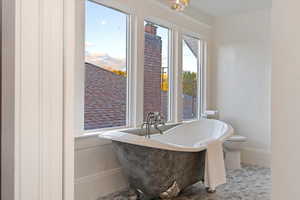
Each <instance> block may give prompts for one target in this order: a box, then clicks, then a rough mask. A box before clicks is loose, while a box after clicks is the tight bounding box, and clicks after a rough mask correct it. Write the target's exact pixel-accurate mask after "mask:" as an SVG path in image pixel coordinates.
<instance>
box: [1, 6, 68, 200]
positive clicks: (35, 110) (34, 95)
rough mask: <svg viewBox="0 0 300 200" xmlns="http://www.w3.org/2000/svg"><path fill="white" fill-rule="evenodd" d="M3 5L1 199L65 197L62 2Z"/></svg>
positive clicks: (24, 199) (40, 199)
mask: <svg viewBox="0 0 300 200" xmlns="http://www.w3.org/2000/svg"><path fill="white" fill-rule="evenodd" d="M3 5H4V7H3V10H4V15H3V23H4V26H6V27H7V29H5V28H4V30H6V31H5V32H4V33H3V39H4V41H6V40H7V42H4V44H3V49H6V50H8V51H7V53H3V61H4V62H3V65H2V66H3V69H4V72H5V75H3V91H4V95H3V100H4V101H3V104H2V106H3V107H6V108H7V109H6V110H4V111H3V113H2V116H3V125H4V127H3V129H2V134H3V136H4V137H3V143H2V144H6V145H4V146H2V148H3V149H2V150H3V151H2V155H3V158H4V159H3V160H2V162H6V161H8V163H7V165H5V166H3V168H2V170H3V171H2V172H3V173H6V172H7V173H8V174H7V176H4V177H2V181H3V183H5V184H2V191H3V193H2V199H3V200H27V199H30V200H54V199H55V200H62V147H63V128H62V127H63V125H62V122H63V118H62V117H63V112H62V110H63V104H62V103H63V90H62V89H63V57H62V55H63V54H62V53H63V37H62V36H63V1H61V0H52V1H48V0H28V1H26V2H24V1H21V0H3ZM3 52H6V51H3ZM6 183H7V184H6Z"/></svg>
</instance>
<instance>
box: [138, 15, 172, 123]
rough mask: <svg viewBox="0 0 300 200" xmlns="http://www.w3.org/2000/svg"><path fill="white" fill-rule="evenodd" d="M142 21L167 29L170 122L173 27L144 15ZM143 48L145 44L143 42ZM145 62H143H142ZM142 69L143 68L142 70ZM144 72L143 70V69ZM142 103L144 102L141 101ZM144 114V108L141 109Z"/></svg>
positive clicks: (169, 116) (169, 114) (170, 115)
mask: <svg viewBox="0 0 300 200" xmlns="http://www.w3.org/2000/svg"><path fill="white" fill-rule="evenodd" d="M144 22H150V23H153V24H155V25H158V26H161V27H162V28H166V29H168V85H169V88H168V120H167V123H171V122H172V121H173V116H172V115H173V112H174V111H173V107H172V103H173V101H174V95H173V92H172V91H171V88H173V86H174V85H173V83H174V81H173V80H174V76H173V73H172V72H173V71H174V65H173V62H172V58H173V57H174V55H173V30H174V29H173V27H172V25H171V24H170V23H168V22H166V21H163V20H160V19H157V18H154V17H145V18H144ZM144 48H145V44H144ZM144 64H145V63H144ZM143 71H144V70H143ZM144 72H145V71H144ZM143 103H144V102H143ZM143 114H144V110H143Z"/></svg>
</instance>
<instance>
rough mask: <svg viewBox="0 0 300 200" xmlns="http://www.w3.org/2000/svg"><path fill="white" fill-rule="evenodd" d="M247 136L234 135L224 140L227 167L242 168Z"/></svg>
mask: <svg viewBox="0 0 300 200" xmlns="http://www.w3.org/2000/svg"><path fill="white" fill-rule="evenodd" d="M246 141H247V138H246V137H244V136H240V135H233V136H231V137H230V138H228V139H226V140H225V142H224V153H225V166H226V169H240V168H241V150H242V148H243V146H244V144H245V143H246Z"/></svg>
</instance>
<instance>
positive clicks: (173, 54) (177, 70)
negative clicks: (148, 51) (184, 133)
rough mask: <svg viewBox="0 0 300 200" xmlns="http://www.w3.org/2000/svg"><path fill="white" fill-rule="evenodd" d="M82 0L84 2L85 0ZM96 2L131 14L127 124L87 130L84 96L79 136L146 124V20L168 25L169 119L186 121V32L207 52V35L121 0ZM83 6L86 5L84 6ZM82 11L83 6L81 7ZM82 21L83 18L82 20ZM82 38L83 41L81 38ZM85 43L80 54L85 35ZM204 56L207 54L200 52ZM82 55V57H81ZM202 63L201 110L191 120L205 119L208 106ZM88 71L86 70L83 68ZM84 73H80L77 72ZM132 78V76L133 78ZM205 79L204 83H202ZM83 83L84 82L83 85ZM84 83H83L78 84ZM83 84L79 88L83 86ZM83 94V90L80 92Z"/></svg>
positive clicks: (174, 121)
mask: <svg viewBox="0 0 300 200" xmlns="http://www.w3.org/2000/svg"><path fill="white" fill-rule="evenodd" d="M78 1H82V2H83V5H84V2H85V0H78ZM90 1H92V2H95V3H98V4H100V5H103V6H105V7H108V8H112V9H114V10H117V11H120V12H123V13H125V14H127V15H128V20H127V23H128V24H127V28H128V34H127V35H128V36H127V54H128V55H127V74H128V78H127V81H128V83H127V115H126V116H127V123H126V125H125V126H121V127H108V128H103V129H94V130H84V99H83V100H82V101H81V102H79V103H78V104H79V105H78V107H77V108H78V109H80V111H79V113H82V114H81V117H80V120H78V121H80V122H79V124H80V125H81V129H80V130H81V131H79V132H77V133H78V134H76V135H75V137H79V136H83V135H92V134H99V133H101V132H103V131H105V130H118V129H123V128H135V127H139V126H140V125H141V124H142V123H143V106H144V95H143V92H144V31H145V30H144V21H150V22H153V23H155V24H157V25H160V26H163V27H166V28H168V29H169V69H168V70H169V95H168V96H169V121H168V122H170V123H177V122H182V121H184V120H183V119H182V117H183V116H182V113H183V108H182V106H183V104H182V103H183V102H182V35H187V36H190V37H193V38H196V39H199V40H200V41H201V49H200V50H201V51H203V47H202V46H203V45H202V43H205V44H206V43H207V42H206V41H207V38H206V37H205V36H203V35H201V34H199V33H195V32H192V31H189V30H187V29H184V28H181V27H178V26H176V25H174V24H172V23H169V22H168V21H166V20H162V19H160V18H157V17H154V16H143V15H140V13H139V15H137V11H136V10H134V9H132V8H129V7H127V6H124V5H123V4H120V3H118V2H117V1H107V0H90ZM81 9H82V8H81ZM79 10H80V9H79ZM79 14H81V17H82V19H84V18H85V13H84V11H83V12H82V11H81V12H79ZM79 21H80V20H79ZM84 23H85V22H84V21H83V22H82V21H81V22H80V26H81V30H79V33H80V32H81V35H84V30H85V25H84ZM78 41H80V40H78ZM81 41H82V42H81V44H80V45H81V46H82V48H81V49H80V48H79V49H78V52H77V53H78V54H79V53H81V54H82V52H83V49H84V37H83V38H81ZM200 56H202V57H204V55H203V53H202V54H201V55H200ZM78 58H80V56H78ZM81 58H82V59H83V60H81V61H80V60H78V62H83V63H84V58H83V57H81ZM200 60H201V63H199V68H200V69H198V70H199V71H198V74H199V76H201V77H200V78H198V80H199V82H198V88H199V89H198V90H199V91H198V93H197V95H198V96H200V98H199V97H198V98H197V100H198V106H197V108H198V110H197V118H195V119H191V120H187V121H193V120H198V119H200V118H201V116H202V114H203V112H204V109H205V107H206V105H205V103H206V88H205V86H206V83H205V81H206V74H205V73H206V64H207V58H206V59H203V58H202V59H200ZM82 70H83V71H84V69H82ZM82 70H81V76H83V77H81V79H79V80H84V75H83V74H84V72H82ZM77 76H80V75H77ZM129 77H131V78H129ZM200 82H201V83H200ZM82 83H83V85H81V86H80V87H81V88H82V90H81V92H80V93H81V95H82V97H84V81H82ZM82 83H81V84H82ZM77 84H80V83H77ZM80 87H79V88H80ZM78 94H79V92H78Z"/></svg>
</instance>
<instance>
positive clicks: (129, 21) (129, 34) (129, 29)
mask: <svg viewBox="0 0 300 200" xmlns="http://www.w3.org/2000/svg"><path fill="white" fill-rule="evenodd" d="M86 1H89V2H92V3H95V4H99V5H100V6H103V7H106V8H109V9H112V10H114V11H118V12H121V13H123V14H125V15H126V76H127V77H126V124H125V125H123V126H115V127H106V128H99V129H90V130H86V129H84V122H85V121H84V120H85V119H84V112H85V110H84V105H82V107H83V128H82V129H83V135H90V134H92V133H97V132H103V131H109V130H118V129H124V128H131V127H132V125H131V124H132V123H131V120H130V119H131V118H132V116H131V115H132V112H131V110H132V103H131V102H132V101H131V99H132V98H133V97H132V93H133V91H132V89H133V87H132V85H133V83H132V82H133V81H132V78H133V77H134V75H133V73H132V71H133V70H132V63H133V61H132V60H133V54H134V53H133V49H132V47H133V44H132V38H133V26H134V21H135V20H134V16H133V14H131V13H132V10H131V9H129V8H127V7H125V6H123V5H121V4H116V3H114V2H110V3H108V2H107V1H104V0H84V10H86V6H85V2H86ZM83 16H84V17H83V18H84V21H83V25H82V26H83V32H84V33H83V38H84V39H83V41H84V42H85V28H86V24H85V20H86V13H85V11H84V14H83ZM83 45H84V44H83ZM83 49H84V51H85V47H83ZM84 51H83V52H84ZM84 64H85V58H84V60H83V65H84ZM84 80H85V73H84V77H83V81H84ZM83 90H85V86H83ZM84 92H85V91H83V96H84ZM83 104H84V103H83Z"/></svg>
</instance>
